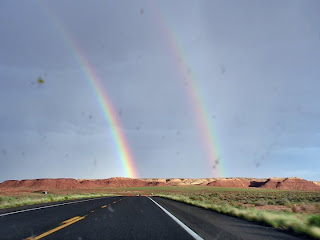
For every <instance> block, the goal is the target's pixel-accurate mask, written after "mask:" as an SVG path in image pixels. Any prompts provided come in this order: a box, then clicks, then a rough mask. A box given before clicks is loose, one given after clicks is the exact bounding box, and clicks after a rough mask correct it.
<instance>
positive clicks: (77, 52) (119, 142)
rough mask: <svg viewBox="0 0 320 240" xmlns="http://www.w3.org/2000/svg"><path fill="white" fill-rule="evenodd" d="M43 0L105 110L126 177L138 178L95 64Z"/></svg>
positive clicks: (45, 7)
mask: <svg viewBox="0 0 320 240" xmlns="http://www.w3.org/2000/svg"><path fill="white" fill-rule="evenodd" d="M40 2H42V3H43V4H42V6H43V8H44V9H45V10H46V12H47V14H48V15H50V16H51V17H52V19H53V21H52V22H53V24H54V25H55V26H56V28H57V29H58V30H59V31H61V35H62V36H63V38H64V40H65V42H66V43H67V44H68V45H69V47H70V49H71V50H72V52H73V54H74V56H75V59H76V60H77V62H78V63H79V65H80V66H81V69H82V71H83V72H84V74H85V75H86V77H87V79H88V82H89V84H90V86H91V88H92V90H93V92H94V94H95V95H96V96H97V99H98V102H99V105H100V106H101V108H102V110H103V116H104V118H105V120H106V121H107V123H108V124H109V126H110V128H111V132H112V136H113V138H114V140H115V145H116V147H117V149H118V155H119V158H120V159H121V163H122V166H123V169H124V172H125V176H126V177H130V178H137V177H138V174H137V170H136V168H135V165H134V161H133V157H132V154H131V152H130V148H129V146H128V144H127V141H126V138H125V136H124V134H123V133H122V131H121V123H120V121H119V119H118V117H117V113H116V112H115V110H114V108H113V105H112V102H111V100H110V99H109V97H108V95H107V93H106V91H105V90H104V87H103V85H102V83H101V80H100V78H99V77H98V75H97V74H96V72H95V71H94V69H93V66H92V65H91V64H90V63H89V61H88V60H87V59H86V58H85V55H84V54H83V52H82V51H81V49H80V47H79V46H78V44H77V43H76V41H75V40H74V39H73V38H72V36H71V35H70V34H69V33H68V32H67V31H66V29H65V27H64V26H63V24H62V22H61V21H60V20H59V19H58V18H57V17H56V16H55V14H53V13H52V11H51V10H50V9H49V8H48V7H47V6H46V5H45V4H44V1H39V3H40Z"/></svg>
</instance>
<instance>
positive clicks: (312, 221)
mask: <svg viewBox="0 0 320 240" xmlns="http://www.w3.org/2000/svg"><path fill="white" fill-rule="evenodd" d="M308 224H309V226H316V227H320V214H316V215H312V216H311V217H309V219H308Z"/></svg>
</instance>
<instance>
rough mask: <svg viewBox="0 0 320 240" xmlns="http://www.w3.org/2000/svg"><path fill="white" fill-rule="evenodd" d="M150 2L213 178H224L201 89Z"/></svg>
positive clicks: (166, 25)
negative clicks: (171, 57) (183, 91)
mask: <svg viewBox="0 0 320 240" xmlns="http://www.w3.org/2000/svg"><path fill="white" fill-rule="evenodd" d="M150 2H151V7H152V9H153V12H154V15H155V20H156V22H157V24H158V26H159V28H160V29H161V31H162V32H163V34H164V36H165V38H166V41H167V44H168V45H169V47H170V50H171V53H172V54H173V55H174V57H175V58H176V62H177V65H176V66H177V69H178V71H179V73H180V75H181V76H182V80H185V81H186V83H187V85H188V86H187V94H188V96H189V99H190V102H191V104H192V107H193V110H194V113H195V117H196V122H197V126H198V128H199V130H200V132H201V135H202V141H203V143H204V146H205V149H206V153H207V156H208V158H209V167H211V168H212V169H213V175H214V177H224V176H226V174H225V170H224V167H223V165H224V164H223V161H222V158H221V155H220V153H219V151H218V145H217V141H216V138H215V131H214V129H213V126H212V122H211V116H210V114H209V111H208V110H207V107H206V104H205V102H204V100H203V97H202V93H201V89H200V87H199V86H198V84H197V81H196V79H195V76H194V74H193V73H192V72H191V71H190V68H189V64H188V61H187V57H186V54H184V52H183V49H182V47H181V46H180V45H179V39H178V37H177V36H176V35H175V34H174V31H173V30H172V29H171V28H170V27H169V26H170V25H169V24H168V23H167V22H166V20H165V18H164V17H163V15H162V14H161V13H160V10H159V7H157V6H155V4H154V3H153V1H150Z"/></svg>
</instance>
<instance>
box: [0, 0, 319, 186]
mask: <svg viewBox="0 0 320 240" xmlns="http://www.w3.org/2000/svg"><path fill="white" fill-rule="evenodd" d="M319 11H320V2H319V1H317V0H315V1H311V0H310V1H304V0H301V1H293V0H290V1H278V0H274V1H272V0H268V1H255V0H252V1H237V0H234V1H225V0H224V1H213V0H212V1H200V0H199V1H198V0H194V1H191V0H190V1H189V0H188V1H129V0H128V1H78V0H73V1H60V0H56V1H11V0H10V1H9V0H8V1H1V2H0V30H1V37H0V164H1V168H0V181H4V180H7V179H25V178H46V177H50V178H57V177H72V178H108V177H115V176H126V174H125V170H124V168H123V165H122V164H121V160H120V159H119V156H118V149H117V147H116V145H115V142H114V139H113V137H112V134H111V126H110V125H109V124H108V122H107V121H106V120H105V118H104V114H103V111H102V108H101V105H100V104H99V102H98V99H97V95H96V94H95V93H94V91H93V90H92V88H91V86H90V81H89V79H88V77H87V76H86V75H85V74H84V72H83V66H81V65H80V64H79V61H78V60H77V59H78V56H77V54H76V53H75V51H74V49H73V48H72V47H71V45H70V42H68V41H67V37H68V36H69V37H70V36H71V37H72V39H74V42H76V43H77V46H78V49H81V51H82V53H83V55H84V57H85V59H86V60H87V61H88V62H89V63H90V64H91V66H92V67H93V70H94V72H95V73H96V74H97V75H98V76H100V79H101V83H102V84H103V87H104V90H105V93H106V94H107V95H108V96H109V98H110V100H111V101H112V103H113V107H114V109H115V111H116V112H117V114H118V118H119V119H120V121H121V123H122V126H121V131H122V133H123V134H124V135H125V137H126V140H127V143H128V145H129V146H130V149H131V153H132V156H133V159H134V163H135V166H136V169H137V172H138V174H139V177H165V178H166V177H185V178H203V177H214V176H217V175H215V172H216V171H215V169H221V168H220V167H219V164H220V165H222V168H223V169H224V171H223V172H220V177H261V178H264V177H272V176H279V177H288V176H295V177H302V178H305V179H308V180H320V161H319V159H320V124H319V122H320V95H319V90H320V15H319ZM62 26H63V27H62ZM63 29H64V31H65V32H63ZM66 34H67V35H66ZM170 44H171V45H170ZM172 44H173V46H176V47H177V46H179V48H180V50H181V53H183V54H182V55H181V56H179V55H177V54H176V53H175V52H174V51H173V48H172ZM179 57H181V59H179ZM179 61H180V63H179ZM181 61H182V62H183V63H184V64H183V67H184V68H187V69H184V70H188V69H189V73H190V74H192V76H193V78H192V79H193V81H194V84H196V85H197V86H198V90H199V93H200V95H201V99H202V101H203V103H204V104H203V106H205V109H206V114H207V117H208V119H209V125H210V127H211V128H212V129H214V138H215V141H216V143H215V146H212V148H213V149H216V150H218V153H217V159H219V162H218V166H214V165H212V161H211V160H212V159H211V160H210V159H208V155H207V152H206V148H205V147H204V145H205V141H204V139H203V134H202V133H201V132H199V124H198V123H197V121H196V119H197V116H195V114H197V112H196V111H195V108H194V106H193V105H192V100H191V99H190V95H189V94H188V91H189V90H188V89H187V88H188V87H190V86H189V85H188V84H186V82H185V81H184V79H183V78H184V76H183V74H181V71H182V70H183V69H182V70H181ZM38 77H41V78H42V79H43V80H44V83H43V84H41V83H38V81H37V80H38ZM191 87H192V86H191Z"/></svg>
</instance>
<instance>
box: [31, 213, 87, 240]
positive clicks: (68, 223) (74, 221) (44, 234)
mask: <svg viewBox="0 0 320 240" xmlns="http://www.w3.org/2000/svg"><path fill="white" fill-rule="evenodd" d="M86 216H88V215H85V216H83V217H79V216H77V217H74V218H71V219H69V220H66V221H64V222H62V225H61V226H59V227H56V228H54V229H51V230H49V231H47V232H44V233H42V234H40V235H39V236H36V237H28V238H27V240H37V239H41V238H44V237H46V236H48V235H50V234H51V233H54V232H56V231H59V230H60V229H63V228H65V227H67V226H69V225H71V224H73V223H76V222H78V221H80V220H82V219H84V218H85V217H86Z"/></svg>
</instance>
